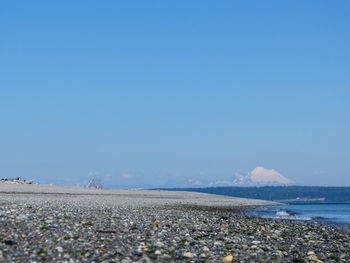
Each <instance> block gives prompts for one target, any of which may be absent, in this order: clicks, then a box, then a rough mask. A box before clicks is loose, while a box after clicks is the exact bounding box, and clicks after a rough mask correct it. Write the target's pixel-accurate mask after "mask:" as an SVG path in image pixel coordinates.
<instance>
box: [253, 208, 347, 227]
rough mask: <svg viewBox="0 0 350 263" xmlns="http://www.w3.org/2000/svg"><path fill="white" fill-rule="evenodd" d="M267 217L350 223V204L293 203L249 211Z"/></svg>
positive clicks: (254, 214)
mask: <svg viewBox="0 0 350 263" xmlns="http://www.w3.org/2000/svg"><path fill="white" fill-rule="evenodd" d="M248 214H249V215H253V216H260V217H265V218H281V219H288V220H300V221H319V222H327V223H336V224H346V225H348V224H349V225H350V204H292V205H286V206H266V207H259V208H255V209H253V210H252V211H251V212H249V213H248Z"/></svg>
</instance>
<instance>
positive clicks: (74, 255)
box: [0, 187, 350, 263]
mask: <svg viewBox="0 0 350 263" xmlns="http://www.w3.org/2000/svg"><path fill="white" fill-rule="evenodd" d="M1 189H2V188H1V187H0V192H1ZM61 190H62V189H61ZM130 191H133V193H130ZM19 192H20V191H19ZM92 192H94V191H92ZM22 193H23V192H22ZM118 193H119V194H118V195H117V192H114V195H110V194H109V195H101V194H86V192H85V190H84V194H82V195H71V194H67V193H57V192H56V193H53V192H50V194H47V193H46V194H40V193H37V192H36V193H31V194H27V193H23V194H18V193H9V192H7V193H0V203H1V206H0V227H1V229H2V231H1V233H0V261H1V262H23V261H25V262H31V261H36V262H101V261H104V262H123V263H129V262H130V263H131V262H147V263H149V262H221V261H222V260H223V258H225V257H227V256H229V255H232V256H233V258H234V262H236V261H238V262H250V261H254V262H336V260H338V262H348V261H350V255H349V253H348V251H350V233H349V232H347V231H345V230H343V229H340V228H336V227H330V226H324V225H320V224H307V223H300V222H290V221H286V220H281V219H273V220H272V219H264V218H258V217H245V216H242V215H240V212H239V211H242V209H246V208H251V207H253V206H254V205H257V204H258V203H259V204H260V205H266V204H268V203H271V202H264V201H259V200H258V201H257V200H249V199H236V198H229V199H227V198H226V197H221V196H212V195H197V194H193V193H189V192H187V193H183V192H181V194H180V196H179V195H174V193H172V194H171V195H170V194H169V193H167V192H156V193H154V192H153V191H152V192H145V191H144V190H125V191H122V192H120V191H118ZM121 193H123V194H126V195H122V194H121ZM147 194H150V195H149V196H147ZM160 197H162V198H163V199H161V198H160ZM164 197H167V198H164ZM221 201H222V202H223V205H221V206H217V204H219V203H220V202H221ZM228 202H229V203H231V206H227V204H228ZM244 203H245V204H246V206H242V204H244ZM213 205H214V206H213ZM231 262H232V261H231Z"/></svg>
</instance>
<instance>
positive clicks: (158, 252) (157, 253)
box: [154, 249, 162, 255]
mask: <svg viewBox="0 0 350 263" xmlns="http://www.w3.org/2000/svg"><path fill="white" fill-rule="evenodd" d="M154 254H156V255H161V254H162V252H160V250H158V249H157V250H156V251H155V252H154Z"/></svg>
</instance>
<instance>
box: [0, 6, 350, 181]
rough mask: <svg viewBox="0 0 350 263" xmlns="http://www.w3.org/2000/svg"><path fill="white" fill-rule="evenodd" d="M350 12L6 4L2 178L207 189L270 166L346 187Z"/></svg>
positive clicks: (349, 176) (1, 45) (349, 173)
mask: <svg viewBox="0 0 350 263" xmlns="http://www.w3.org/2000/svg"><path fill="white" fill-rule="evenodd" d="M349 13H350V2H349V1H345V0H344V1H316V0H315V1H203V0H201V1H2V2H1V4H0V37H1V38H0V40H1V41H0V177H16V176H21V177H24V178H27V179H32V178H33V179H35V180H37V181H39V182H41V183H53V184H59V185H73V184H76V183H82V182H84V181H86V180H87V179H88V178H89V177H91V176H92V174H97V175H98V176H99V177H100V178H101V180H102V181H103V183H104V184H105V185H106V186H109V187H113V186H114V187H123V186H146V185H147V186H184V185H188V183H189V182H193V181H194V180H195V181H200V183H201V185H202V186H204V185H208V184H209V183H211V182H214V181H217V180H228V181H230V180H233V177H234V175H235V174H236V173H239V174H243V175H245V174H247V173H248V172H250V171H252V170H253V169H254V168H255V167H257V166H263V167H265V168H266V169H275V170H276V171H278V172H279V173H281V174H283V176H285V177H287V178H289V179H291V180H294V181H295V182H296V183H297V184H302V185H350V165H349V164H350V30H349V29H350V17H349ZM189 180H190V181H189ZM191 180H192V181H191Z"/></svg>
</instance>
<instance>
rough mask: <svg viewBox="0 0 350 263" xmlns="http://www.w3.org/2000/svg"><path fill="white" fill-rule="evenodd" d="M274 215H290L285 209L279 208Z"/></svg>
mask: <svg viewBox="0 0 350 263" xmlns="http://www.w3.org/2000/svg"><path fill="white" fill-rule="evenodd" d="M276 216H290V214H289V213H288V212H287V211H285V210H280V211H277V212H276Z"/></svg>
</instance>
